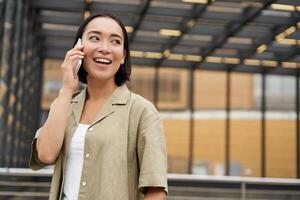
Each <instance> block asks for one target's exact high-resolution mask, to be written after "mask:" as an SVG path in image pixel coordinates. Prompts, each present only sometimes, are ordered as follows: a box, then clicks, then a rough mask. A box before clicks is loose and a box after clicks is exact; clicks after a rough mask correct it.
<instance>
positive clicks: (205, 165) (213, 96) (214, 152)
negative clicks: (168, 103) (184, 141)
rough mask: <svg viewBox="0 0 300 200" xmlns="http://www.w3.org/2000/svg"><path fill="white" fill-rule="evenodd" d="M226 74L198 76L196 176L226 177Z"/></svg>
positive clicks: (194, 151)
mask: <svg viewBox="0 0 300 200" xmlns="http://www.w3.org/2000/svg"><path fill="white" fill-rule="evenodd" d="M225 86H226V73H224V72H213V71H206V70H199V71H196V72H195V85H194V105H195V108H196V113H195V126H194V128H195V130H194V140H193V141H194V149H193V153H194V160H193V168H192V171H193V173H194V174H209V175H224V174H225V170H224V169H225V168H224V163H225V111H224V108H225V103H226V101H225V100H226V88H225Z"/></svg>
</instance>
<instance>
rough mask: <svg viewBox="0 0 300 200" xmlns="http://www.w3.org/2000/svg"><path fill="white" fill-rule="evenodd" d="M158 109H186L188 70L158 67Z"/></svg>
mask: <svg viewBox="0 0 300 200" xmlns="http://www.w3.org/2000/svg"><path fill="white" fill-rule="evenodd" d="M158 99H159V102H158V107H159V109H160V110H161V109H171V110H182V109H187V103H188V101H187V99H188V71H187V70H184V69H174V68H173V69H172V68H160V69H159V96H158Z"/></svg>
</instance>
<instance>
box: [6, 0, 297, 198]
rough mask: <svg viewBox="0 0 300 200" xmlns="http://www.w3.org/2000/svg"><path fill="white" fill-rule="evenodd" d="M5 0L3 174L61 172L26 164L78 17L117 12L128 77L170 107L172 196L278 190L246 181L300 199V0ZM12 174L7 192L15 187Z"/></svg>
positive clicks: (164, 111)
mask: <svg viewBox="0 0 300 200" xmlns="http://www.w3.org/2000/svg"><path fill="white" fill-rule="evenodd" d="M0 10H1V16H0V17H1V18H0V63H1V65H0V78H1V79H0V80H1V82H0V101H1V104H0V167H2V168H1V169H2V171H1V172H0V173H1V174H2V176H3V177H4V178H3V181H4V182H5V181H7V180H9V181H10V182H11V181H12V180H11V179H13V180H15V179H16V177H18V176H22V178H23V179H24V176H26V178H28V180H27V181H29V178H30V180H32V178H34V180H36V181H37V180H39V181H40V180H42V181H44V179H43V177H44V176H46V177H48V179H47V178H45V177H44V178H45V179H46V182H47V181H48V182H49V180H50V179H49V176H50V175H51V172H50V173H48V172H45V173H41V174H38V175H37V174H35V175H34V174H33V172H30V171H27V170H26V169H25V168H28V159H29V155H30V144H31V141H32V138H33V137H34V135H35V131H36V130H37V128H38V127H39V126H41V125H42V124H43V122H44V121H45V119H46V118H47V115H48V111H49V107H50V104H51V102H52V101H53V100H54V98H55V97H56V96H57V94H58V91H59V89H60V87H61V84H62V83H61V72H60V65H61V63H62V60H63V58H64V55H65V53H66V51H67V50H68V49H70V48H72V44H73V40H74V37H75V33H76V30H77V28H78V25H79V24H80V23H81V22H82V20H84V18H86V17H87V16H90V15H91V14H95V13H98V12H109V13H112V14H114V15H116V16H118V17H119V18H121V20H122V22H123V23H124V24H125V25H126V30H127V32H128V35H129V42H130V49H131V52H130V53H131V62H132V66H133V71H132V78H131V81H130V82H129V83H128V87H129V88H130V89H131V90H132V91H134V92H136V93H139V94H141V95H142V96H144V97H145V98H147V99H149V100H150V101H151V102H152V103H153V104H154V105H155V106H156V107H157V108H158V110H159V112H160V114H161V118H162V121H163V125H164V130H165V136H166V142H167V149H168V172H169V173H170V185H171V191H174V193H173V194H174V197H172V193H171V195H170V196H169V199H184V198H187V197H183V196H193V195H192V194H195V195H194V197H193V198H191V199H202V198H203V199H213V198H215V199H222V198H221V197H224V198H225V197H226V195H225V193H226V192H227V193H226V194H229V193H230V192H228V190H227V189H226V188H227V187H228V188H230V189H232V190H230V191H234V189H237V191H238V192H237V193H234V192H232V194H236V195H237V196H234V195H232V196H230V197H226V198H227V199H235V198H238V199H246V198H247V199H251V198H253V199H268V198H269V199H276V198H275V196H270V195H271V192H270V191H271V190H270V191H268V192H265V193H263V195H265V196H262V197H260V198H258V196H256V197H255V195H254V196H252V197H251V195H250V193H248V196H247V192H248V190H247V187H246V186H247V184H248V185H249V184H250V186H251V187H252V189H253V188H254V189H255V190H258V189H262V188H255V186H257V187H259V186H261V185H264V186H263V187H265V188H263V189H262V190H261V191H267V190H266V189H270V188H271V189H272V191H273V192H274V191H276V190H277V192H278V193H277V194H276V195H277V196H278V195H279V196H280V194H284V195H285V196H284V197H283V196H280V197H278V199H300V193H299V192H298V193H297V192H296V191H300V181H299V177H300V137H299V136H300V129H299V113H300V112H299V103H300V97H299V93H300V87H299V86H300V85H299V80H300V78H299V74H300V73H299V72H300V71H299V69H300V30H299V28H300V1H299V0H253V1H250V0H248V1H247V0H122V1H121V0H0ZM18 169H19V170H18ZM20 169H23V171H20ZM1 174H0V175H1ZM45 174H47V175H45ZM33 176H34V177H33ZM36 176H37V177H36ZM203 177H205V178H203ZM216 177H223V178H222V180H221V182H220V180H219V179H218V180H216V179H215V178H216ZM236 177H239V178H238V179H235V178H236ZM251 177H253V179H251ZM22 178H21V179H22ZM191 180H193V181H192V182H191ZM266 180H267V181H266ZM222 181H223V182H222ZM251 181H254V183H253V182H251ZM19 182H20V181H19ZM212 183H213V184H215V185H213V184H212ZM3 184H4V185H2V186H1V181H0V199H1V198H2V196H3V199H9V198H10V197H12V196H14V195H13V193H9V192H11V191H10V190H8V189H7V188H9V186H7V185H5V184H7V183H3ZM17 184H18V183H17ZM39 184H40V185H42V184H44V182H43V183H39ZM45 184H46V186H47V183H45ZM197 184H198V185H197ZM235 184H236V185H235ZM251 184H252V185H251ZM255 184H256V185H255ZM208 185H209V187H211V188H208ZM220 185H224V187H225V189H224V188H222V190H221V192H223V193H222V194H220V196H219V197H218V198H217V197H214V196H213V195H214V193H215V194H216V193H217V192H216V191H218V190H217V189H216V188H219V187H220V188H221V186H220ZM274 185H275V186H274ZM46 186H45V187H46ZM173 186H174V187H173ZM33 187H34V186H33ZM48 187H49V185H48ZM181 187H183V189H182V188H181ZM193 187H197V188H196V189H195V191H194V190H191V188H193ZM203 187H204V189H205V190H204V189H203ZM251 187H248V188H249V189H251ZM1 188H2V189H1ZM3 188H4V189H3ZM5 188H6V189H5ZM180 188H181V189H180ZM188 188H189V189H188ZM201 188H202V189H201ZM220 188H219V189H220ZM173 189H174V190H173ZM209 189H211V190H212V192H210V193H209V192H208V193H205V192H207V191H209ZM1 190H3V191H4V193H3V192H2V193H1ZM278 190H282V191H278ZM5 191H6V192H8V193H5ZM12 191H17V189H12ZM45 191H46V192H45V194H44V196H47V189H46V190H45ZM178 191H180V192H181V193H180V192H178ZM187 191H189V192H187ZM191 191H194V193H193V192H191ZM224 192H225V193H224ZM249 192H251V190H249ZM261 193H262V192H261ZM1 194H3V195H2V196H1ZM5 194H6V195H5ZM176 194H178V195H177V196H179V197H175V196H176ZM187 194H188V195H187ZM203 194H207V195H208V196H205V195H204V197H200V196H201V195H203ZM230 194H231V193H230ZM180 195H181V197H180ZM249 195H250V196H249ZM256 195H258V194H256ZM268 195H269V196H268ZM297 195H298V196H297ZM42 196H43V195H42ZM42 196H41V197H38V198H42ZM264 197H265V198H264ZM20 198H21V199H24V196H23V197H20ZM28 198H29V199H34V198H35V197H33V196H31V197H28ZM187 199H189V198H187Z"/></svg>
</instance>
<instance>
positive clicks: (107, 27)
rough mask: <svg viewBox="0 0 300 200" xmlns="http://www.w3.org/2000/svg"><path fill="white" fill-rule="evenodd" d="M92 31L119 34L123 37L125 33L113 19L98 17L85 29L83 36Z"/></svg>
mask: <svg viewBox="0 0 300 200" xmlns="http://www.w3.org/2000/svg"><path fill="white" fill-rule="evenodd" d="M90 31H98V32H101V33H107V34H110V35H111V34H118V35H120V36H122V38H124V36H123V31H122V28H121V27H120V25H119V24H118V23H117V22H116V21H115V20H114V19H112V18H109V17H96V18H94V19H92V20H91V21H90V22H89V23H88V24H87V25H86V27H85V29H84V32H83V34H86V33H88V32H90Z"/></svg>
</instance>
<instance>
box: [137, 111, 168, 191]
mask: <svg viewBox="0 0 300 200" xmlns="http://www.w3.org/2000/svg"><path fill="white" fill-rule="evenodd" d="M138 135H139V136H138V144H137V147H138V149H137V150H138V161H139V168H140V172H139V182H138V189H139V191H140V192H141V193H143V194H145V191H146V188H147V187H162V188H163V189H164V190H165V192H166V193H168V186H167V151H166V143H165V138H164V133H163V127H162V123H161V121H160V117H159V114H158V112H157V111H156V109H155V110H154V111H153V109H150V110H146V111H145V112H144V114H143V116H142V118H141V122H140V125H139V133H138Z"/></svg>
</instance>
